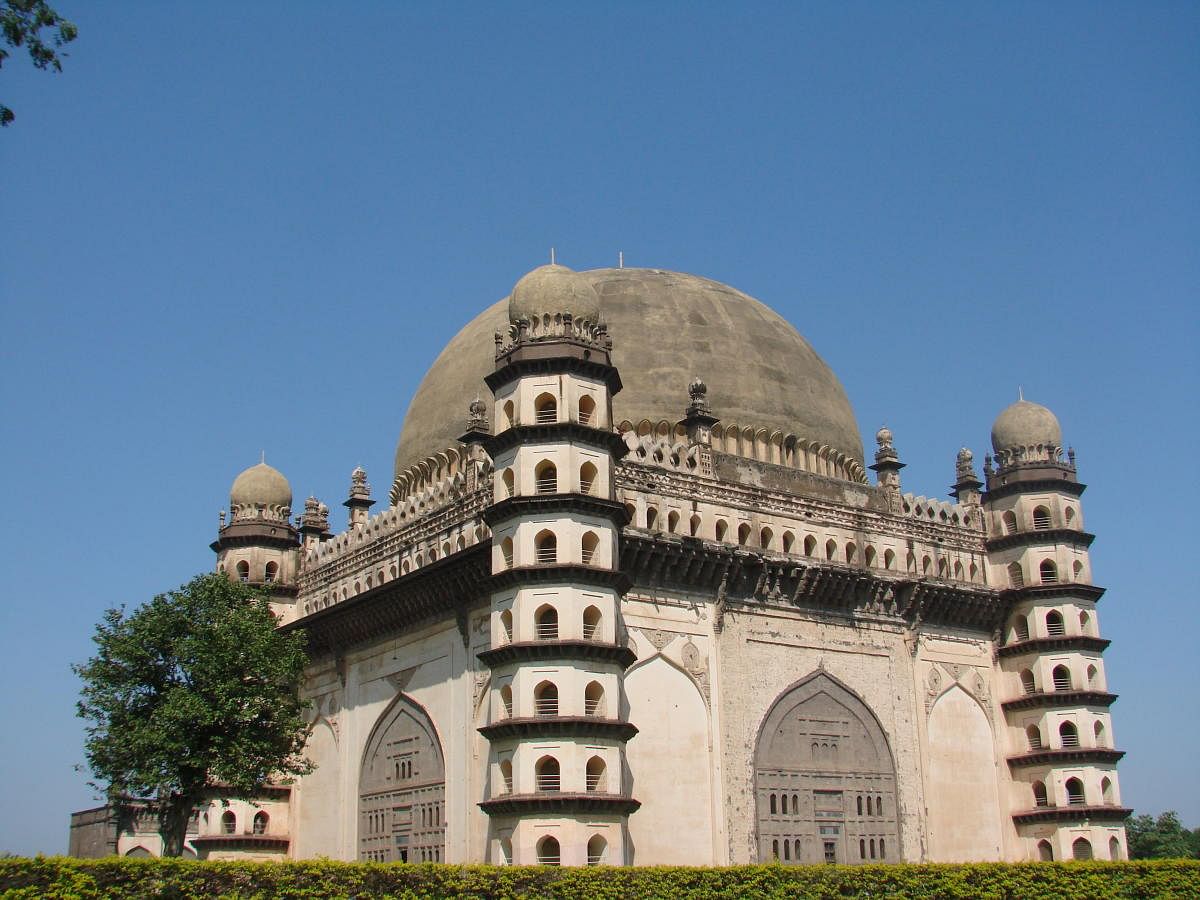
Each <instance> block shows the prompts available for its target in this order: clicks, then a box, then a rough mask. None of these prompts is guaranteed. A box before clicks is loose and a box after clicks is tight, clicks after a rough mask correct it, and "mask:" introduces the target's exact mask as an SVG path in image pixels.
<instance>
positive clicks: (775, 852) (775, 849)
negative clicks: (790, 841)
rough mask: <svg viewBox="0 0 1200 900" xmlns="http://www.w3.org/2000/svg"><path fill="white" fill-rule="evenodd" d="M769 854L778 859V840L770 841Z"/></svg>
mask: <svg viewBox="0 0 1200 900" xmlns="http://www.w3.org/2000/svg"><path fill="white" fill-rule="evenodd" d="M771 856H772V857H774V858H775V859H779V841H771Z"/></svg>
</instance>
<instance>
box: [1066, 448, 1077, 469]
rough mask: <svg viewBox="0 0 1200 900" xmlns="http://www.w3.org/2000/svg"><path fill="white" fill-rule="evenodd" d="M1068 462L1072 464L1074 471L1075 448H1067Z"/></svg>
mask: <svg viewBox="0 0 1200 900" xmlns="http://www.w3.org/2000/svg"><path fill="white" fill-rule="evenodd" d="M1067 462H1068V463H1070V465H1071V468H1072V469H1073V468H1075V448H1074V447H1068V448H1067Z"/></svg>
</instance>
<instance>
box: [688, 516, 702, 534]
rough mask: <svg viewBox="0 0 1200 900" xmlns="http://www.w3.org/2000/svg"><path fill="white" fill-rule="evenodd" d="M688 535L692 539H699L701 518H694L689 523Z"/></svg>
mask: <svg viewBox="0 0 1200 900" xmlns="http://www.w3.org/2000/svg"><path fill="white" fill-rule="evenodd" d="M688 534H690V535H691V536H692V537H697V536H698V535H699V534H700V517H699V516H692V518H691V520H690V521H689V522H688Z"/></svg>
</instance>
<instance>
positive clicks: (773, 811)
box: [771, 794, 779, 816]
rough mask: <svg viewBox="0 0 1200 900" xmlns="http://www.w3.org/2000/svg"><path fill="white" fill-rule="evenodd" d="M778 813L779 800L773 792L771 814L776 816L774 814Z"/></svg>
mask: <svg viewBox="0 0 1200 900" xmlns="http://www.w3.org/2000/svg"><path fill="white" fill-rule="evenodd" d="M778 813H779V801H778V800H777V799H776V797H775V795H774V794H772V795H771V815H773V816H774V815H777V814H778Z"/></svg>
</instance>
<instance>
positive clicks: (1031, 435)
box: [992, 398, 1062, 453]
mask: <svg viewBox="0 0 1200 900" xmlns="http://www.w3.org/2000/svg"><path fill="white" fill-rule="evenodd" d="M1037 446H1044V447H1061V446H1062V427H1061V426H1060V425H1059V424H1058V417H1057V416H1055V415H1054V413H1052V412H1050V410H1048V409H1047V408H1046V407H1044V406H1042V405H1041V404H1040V403H1030V402H1029V401H1028V400H1026V399H1024V398H1021V399H1020V400H1018V401H1017V402H1016V403H1014V404H1012V405H1011V406H1009V407H1008V408H1006V409H1005V410H1004V412H1002V413H1000V415H999V416H997V417H996V421H995V423H993V425H992V450H994V451H995V452H996V453H1000V452H1001V451H1004V450H1014V449H1017V448H1019V447H1037Z"/></svg>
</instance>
